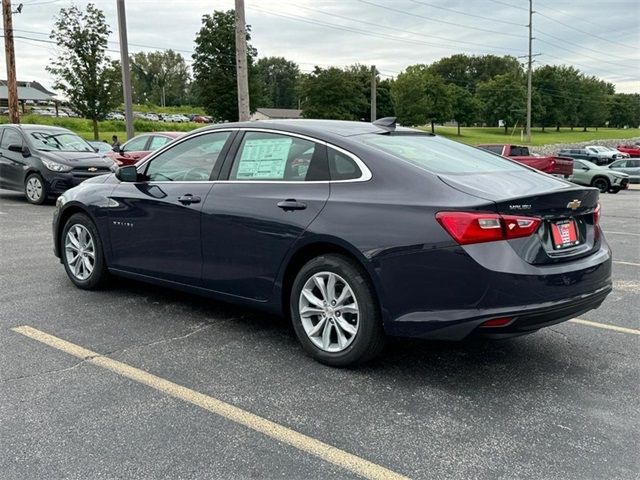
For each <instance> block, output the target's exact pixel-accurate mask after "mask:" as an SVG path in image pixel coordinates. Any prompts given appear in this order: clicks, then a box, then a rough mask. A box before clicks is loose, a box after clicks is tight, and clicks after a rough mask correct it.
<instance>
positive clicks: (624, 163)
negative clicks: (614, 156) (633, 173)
mask: <svg viewBox="0 0 640 480" xmlns="http://www.w3.org/2000/svg"><path fill="white" fill-rule="evenodd" d="M626 166H627V161H626V160H622V161H619V162H613V163H612V164H611V168H625V167H626Z"/></svg>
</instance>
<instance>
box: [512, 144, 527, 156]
mask: <svg viewBox="0 0 640 480" xmlns="http://www.w3.org/2000/svg"><path fill="white" fill-rule="evenodd" d="M511 156H513V157H527V156H529V149H528V148H527V147H515V146H514V147H511Z"/></svg>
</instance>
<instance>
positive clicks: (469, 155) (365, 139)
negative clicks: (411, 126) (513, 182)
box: [352, 134, 530, 173]
mask: <svg viewBox="0 0 640 480" xmlns="http://www.w3.org/2000/svg"><path fill="white" fill-rule="evenodd" d="M352 138H353V139H354V140H357V141H360V142H362V143H364V144H366V145H369V146H371V147H374V148H376V149H379V150H381V151H383V152H386V153H388V154H390V155H393V156H394V157H396V158H399V159H401V160H404V161H406V162H409V163H411V164H412V165H415V166H416V167H419V168H422V169H424V170H427V171H430V172H434V173H489V172H499V171H524V170H526V171H530V170H529V169H528V168H526V167H524V166H521V165H519V164H518V163H516V162H512V161H510V160H507V159H505V158H502V157H499V156H497V155H494V154H492V153H489V152H486V151H484V150H482V149H479V148H474V147H469V146H468V145H463V144H462V143H458V142H454V141H452V140H447V139H445V138H442V137H432V136H431V135H422V134H415V135H411V134H410V135H388V134H367V135H359V136H354V137H352Z"/></svg>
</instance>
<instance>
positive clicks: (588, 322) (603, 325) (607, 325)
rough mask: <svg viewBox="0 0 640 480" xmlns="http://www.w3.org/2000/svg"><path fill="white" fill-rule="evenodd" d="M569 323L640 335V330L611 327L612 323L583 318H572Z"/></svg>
mask: <svg viewBox="0 0 640 480" xmlns="http://www.w3.org/2000/svg"><path fill="white" fill-rule="evenodd" d="M569 322H571V323H577V324H580V325H586V326H588V327H595V328H604V329H606V330H613V331H615V332H620V333H629V334H631V335H640V330H636V329H635V328H627V327H619V326H617V325H611V324H610V323H599V322H592V321H591V320H583V319H581V318H572V319H571V320H569Z"/></svg>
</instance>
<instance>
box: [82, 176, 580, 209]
mask: <svg viewBox="0 0 640 480" xmlns="http://www.w3.org/2000/svg"><path fill="white" fill-rule="evenodd" d="M87 170H89V171H90V172H97V171H98V169H97V168H96V167H89V168H87ZM574 201H575V200H574ZM578 205H580V202H578Z"/></svg>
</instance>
